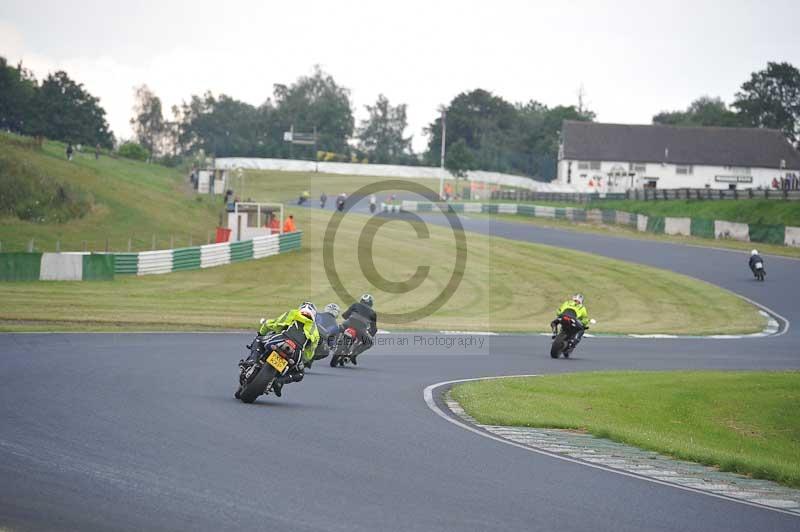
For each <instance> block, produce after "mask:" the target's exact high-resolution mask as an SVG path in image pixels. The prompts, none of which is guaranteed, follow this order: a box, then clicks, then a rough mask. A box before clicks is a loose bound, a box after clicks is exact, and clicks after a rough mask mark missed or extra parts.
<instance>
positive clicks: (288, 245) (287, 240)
mask: <svg viewBox="0 0 800 532" xmlns="http://www.w3.org/2000/svg"><path fill="white" fill-rule="evenodd" d="M302 236H303V233H300V232H297V233H284V234H282V235H281V238H280V252H281V253H285V252H287V251H294V250H296V249H300V247H301V246H302V244H303V241H302Z"/></svg>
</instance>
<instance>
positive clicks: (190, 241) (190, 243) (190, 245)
mask: <svg viewBox="0 0 800 532" xmlns="http://www.w3.org/2000/svg"><path fill="white" fill-rule="evenodd" d="M189 247H192V235H189Z"/></svg>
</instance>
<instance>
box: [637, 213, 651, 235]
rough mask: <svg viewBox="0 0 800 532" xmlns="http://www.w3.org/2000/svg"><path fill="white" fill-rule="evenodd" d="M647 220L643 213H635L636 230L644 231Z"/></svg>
mask: <svg viewBox="0 0 800 532" xmlns="http://www.w3.org/2000/svg"><path fill="white" fill-rule="evenodd" d="M647 221H648V217H647V216H645V215H644V214H637V215H636V230H637V231H639V232H641V233H644V232H645V231H647Z"/></svg>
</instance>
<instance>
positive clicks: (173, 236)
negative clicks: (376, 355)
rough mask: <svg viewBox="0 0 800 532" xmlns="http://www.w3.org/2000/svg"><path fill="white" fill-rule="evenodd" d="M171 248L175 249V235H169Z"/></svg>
mask: <svg viewBox="0 0 800 532" xmlns="http://www.w3.org/2000/svg"><path fill="white" fill-rule="evenodd" d="M169 249H175V235H169Z"/></svg>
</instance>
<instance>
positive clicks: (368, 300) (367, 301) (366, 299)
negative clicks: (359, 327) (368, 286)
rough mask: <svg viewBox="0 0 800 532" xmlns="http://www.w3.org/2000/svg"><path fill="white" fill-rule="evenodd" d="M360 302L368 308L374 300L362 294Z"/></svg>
mask: <svg viewBox="0 0 800 532" xmlns="http://www.w3.org/2000/svg"><path fill="white" fill-rule="evenodd" d="M360 301H361V303H363V304H365V305H366V306H368V307H372V305H373V304H374V302H375V300H374V299H373V298H372V296H371V295H369V294H364V295H363V296H361V300H360Z"/></svg>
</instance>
